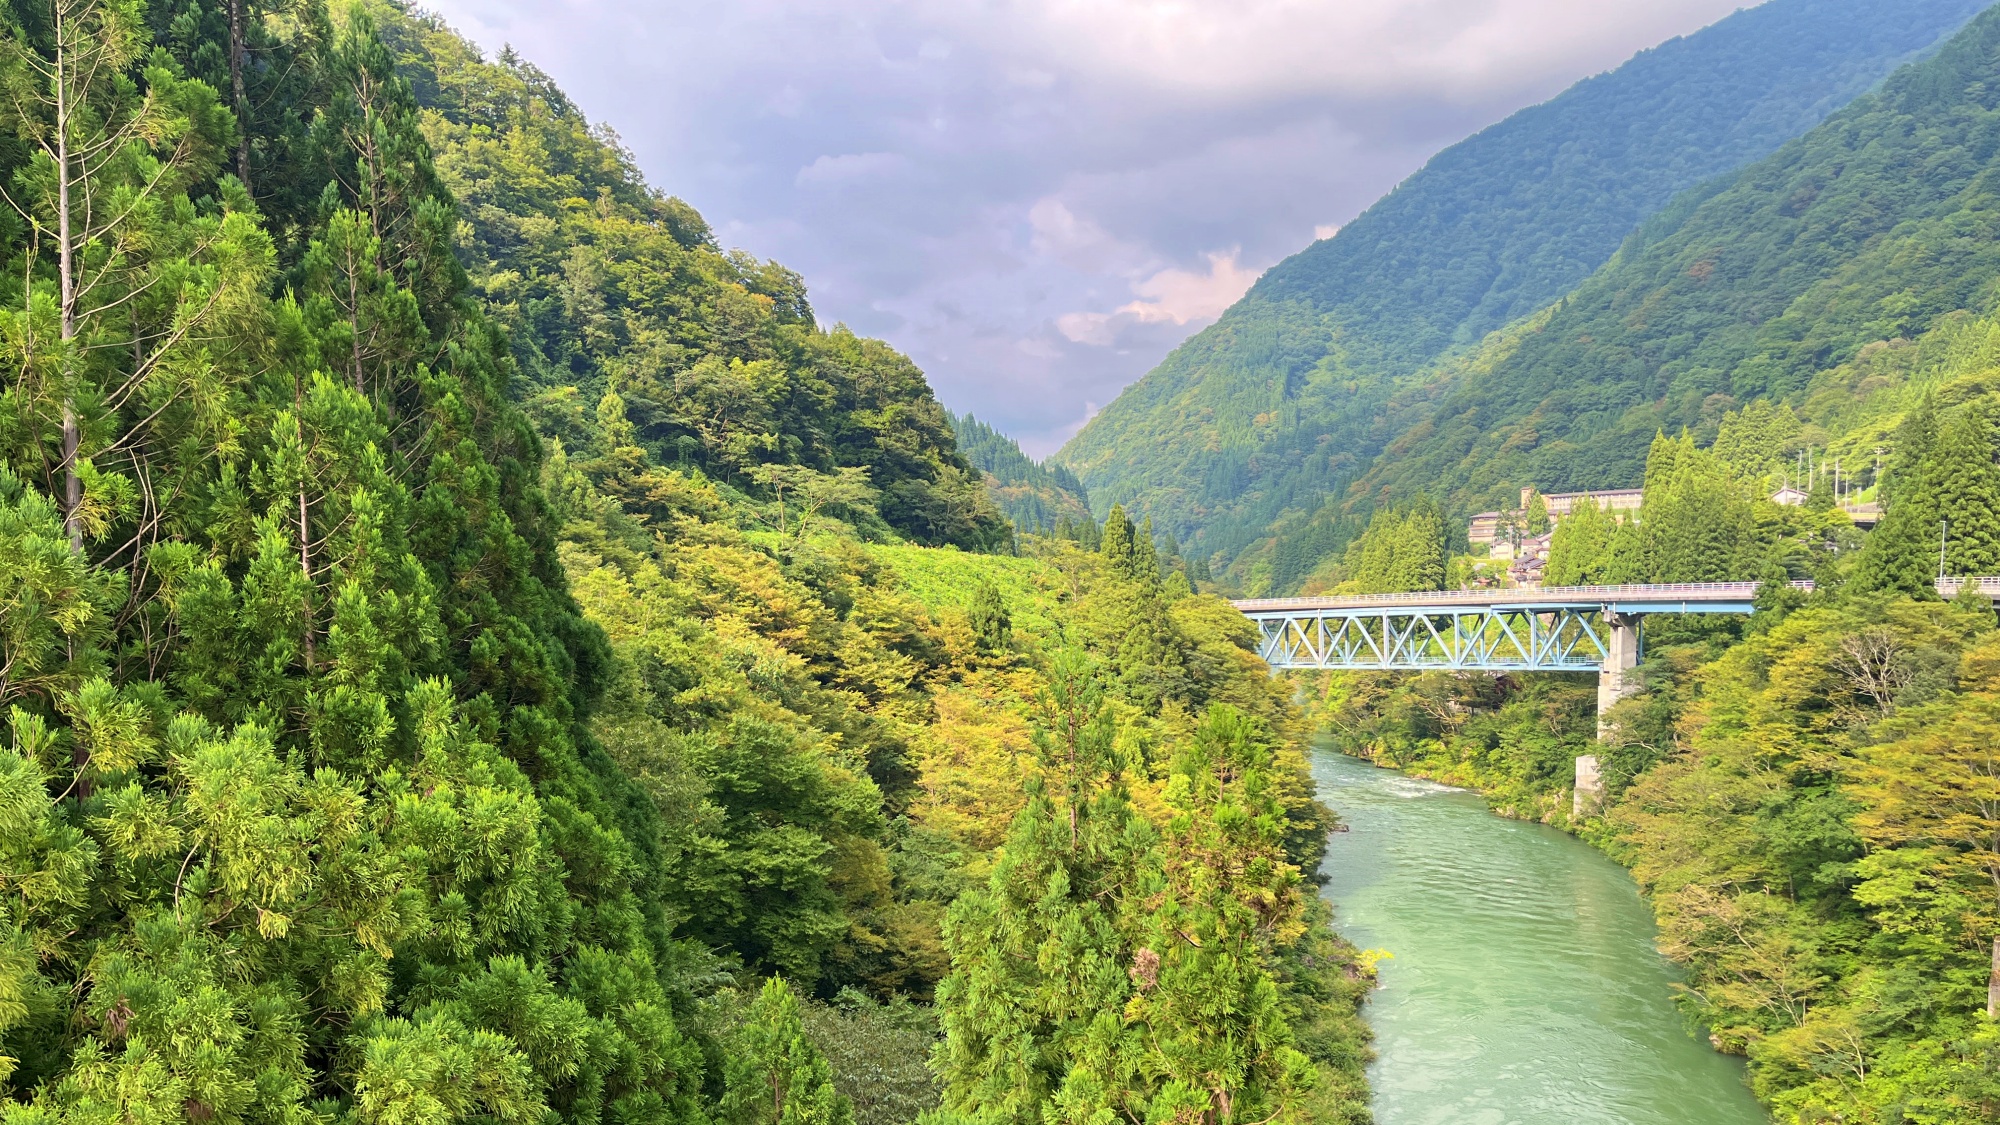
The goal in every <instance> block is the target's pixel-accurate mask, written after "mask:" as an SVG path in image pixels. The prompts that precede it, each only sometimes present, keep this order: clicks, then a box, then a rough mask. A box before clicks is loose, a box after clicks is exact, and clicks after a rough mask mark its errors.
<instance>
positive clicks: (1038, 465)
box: [951, 414, 1091, 535]
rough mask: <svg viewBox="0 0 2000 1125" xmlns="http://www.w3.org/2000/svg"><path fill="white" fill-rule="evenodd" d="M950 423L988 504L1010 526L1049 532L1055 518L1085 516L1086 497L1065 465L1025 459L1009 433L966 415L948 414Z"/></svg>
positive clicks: (1078, 519)
mask: <svg viewBox="0 0 2000 1125" xmlns="http://www.w3.org/2000/svg"><path fill="white" fill-rule="evenodd" d="M951 428H952V432H953V433H954V434H956V435H957V437H958V447H959V449H960V450H962V451H963V452H964V453H965V459H966V460H967V461H969V462H971V463H972V467H973V468H975V469H978V470H979V471H980V472H982V473H984V474H986V487H987V490H988V491H990V492H991V493H992V494H993V500H994V503H996V504H998V505H999V506H1000V510H1001V511H1002V512H1003V513H1005V514H1006V516H1007V518H1008V519H1009V520H1012V521H1013V523H1014V526H1015V527H1016V528H1018V529H1020V530H1021V531H1024V532H1032V533H1034V534H1037V535H1050V534H1053V533H1054V532H1055V530H1056V525H1057V523H1058V522H1060V521H1063V520H1069V521H1071V522H1072V523H1083V522H1088V521H1090V519H1091V515H1090V497H1089V495H1088V494H1086V493H1085V492H1084V489H1083V484H1082V483H1081V482H1080V481H1078V480H1077V479H1076V476H1075V475H1074V474H1072V473H1071V472H1070V471H1069V470H1068V469H1066V468H1064V467H1063V466H1061V465H1059V464H1057V463H1055V462H1053V461H1033V460H1030V459H1029V458H1028V455H1027V454H1025V453H1022V452H1021V447H1020V446H1019V445H1016V444H1015V443H1014V440H1013V439H1012V438H1009V437H1007V436H1006V435H1004V434H1002V433H1000V432H999V431H998V430H995V429H994V428H993V427H991V426H989V425H987V424H986V423H984V422H981V421H980V420H979V419H977V418H974V417H973V416H972V415H970V414H968V415H966V416H965V417H963V418H953V419H952V421H951Z"/></svg>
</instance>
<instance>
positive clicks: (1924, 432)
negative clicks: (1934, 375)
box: [1876, 392, 1938, 517]
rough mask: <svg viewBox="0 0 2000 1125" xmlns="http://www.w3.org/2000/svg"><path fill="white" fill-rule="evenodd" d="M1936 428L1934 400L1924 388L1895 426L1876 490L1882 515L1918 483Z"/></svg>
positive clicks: (1936, 416)
mask: <svg viewBox="0 0 2000 1125" xmlns="http://www.w3.org/2000/svg"><path fill="white" fill-rule="evenodd" d="M1937 432H1938V411H1937V400H1936V399H1934V398H1932V397H1931V395H1930V393H1929V392H1925V393H1924V396H1923V397H1922V398H1921V399H1919V400H1917V405H1916V407H1915V408H1914V409H1912V410H1911V411H1910V412H1909V413H1908V414H1906V415H1904V416H1903V421H1902V423H1901V424H1900V425H1898V426H1897V427H1896V436H1895V439H1894V441H1893V443H1892V446H1891V453H1892V456H1891V459H1890V461H1889V467H1888V471H1886V472H1884V473H1883V474H1882V480H1881V483H1880V484H1879V486H1878V487H1877V490H1876V492H1877V497H1878V499H1879V500H1880V501H1881V504H1882V511H1883V514H1884V516H1885V517H1886V516H1887V514H1888V513H1889V512H1891V511H1893V510H1894V509H1895V507H1896V502H1897V500H1898V499H1900V497H1901V495H1902V493H1903V492H1904V491H1905V490H1915V489H1916V488H1917V487H1918V485H1919V484H1920V483H1921V481H1922V478H1923V465H1924V462H1925V461H1926V460H1927V459H1929V457H1930V454H1931V445H1932V443H1933V442H1935V441H1936V440H1937Z"/></svg>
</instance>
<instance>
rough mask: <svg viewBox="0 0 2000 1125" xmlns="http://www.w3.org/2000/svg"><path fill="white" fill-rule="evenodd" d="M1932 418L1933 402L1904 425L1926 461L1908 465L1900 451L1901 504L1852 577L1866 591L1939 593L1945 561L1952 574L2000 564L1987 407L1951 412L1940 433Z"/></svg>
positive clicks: (1999, 517)
mask: <svg viewBox="0 0 2000 1125" xmlns="http://www.w3.org/2000/svg"><path fill="white" fill-rule="evenodd" d="M1931 417H1932V415H1931V411H1930V410H1929V404H1928V400H1926V404H1925V407H1924V408H1920V410H1919V412H1918V413H1917V415H1915V416H1913V418H1912V420H1911V421H1909V422H1906V423H1905V425H1904V430H1905V431H1906V432H1907V433H1908V434H1909V436H1910V437H1911V439H1912V440H1913V441H1915V442H1917V443H1918V444H1919V445H1921V446H1922V448H1923V450H1924V454H1923V459H1922V460H1921V461H1919V462H1917V463H1916V464H1914V465H1910V464H1906V463H1905V459H1904V455H1903V453H1902V451H1899V452H1898V455H1897V462H1896V466H1897V467H1896V474H1895V477H1894V478H1893V479H1895V480H1896V481H1897V482H1898V483H1897V485H1896V488H1895V501H1894V503H1892V504H1891V505H1890V506H1889V509H1888V510H1887V511H1886V512H1885V513H1884V514H1883V517H1882V522H1881V523H1880V524H1879V525H1878V526H1877V527H1876V528H1875V530H1874V531H1873V532H1871V533H1870V534H1869V536H1868V541H1867V542H1866V543H1865V544H1864V545H1863V547H1862V552H1861V558H1860V560H1859V562H1858V563H1857V564H1856V568H1855V574H1854V579H1853V581H1854V583H1855V588H1856V589H1857V590H1859V591H1863V592H1868V593H1888V592H1899V593H1905V594H1909V595H1911V596H1914V597H1917V598H1934V597H1936V596H1937V595H1936V594H1935V593H1934V592H1933V590H1934V580H1935V579H1936V577H1937V576H1938V569H1939V566H1940V561H1942V565H1943V568H1944V570H1945V571H1946V572H1947V573H1948V574H1951V575H1981V574H1986V573H1989V572H1991V571H1992V570H1993V569H1994V568H1995V567H2000V468H1996V467H1995V465H1994V434H1993V423H1992V421H1991V418H1990V416H1989V415H1988V414H1987V409H1986V406H1985V404H1984V403H1981V402H1973V403H1968V404H1967V405H1965V406H1962V407H1959V408H1958V409H1956V410H1953V411H1951V412H1950V413H1949V414H1947V415H1946V416H1945V417H1944V418H1943V420H1942V424H1941V426H1940V428H1938V429H1937V430H1936V432H1935V433H1931V432H1929V431H1930V427H1931V425H1932V422H1931V421H1930V420H1929V419H1930V418H1931ZM1940 551H1942V560H1940Z"/></svg>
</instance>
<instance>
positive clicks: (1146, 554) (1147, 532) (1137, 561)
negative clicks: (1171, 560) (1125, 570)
mask: <svg viewBox="0 0 2000 1125" xmlns="http://www.w3.org/2000/svg"><path fill="white" fill-rule="evenodd" d="M1132 577H1134V578H1136V579H1138V580H1139V581H1141V582H1157V581H1159V580H1160V552H1159V547H1158V546H1157V545H1156V544H1155V543H1154V542H1153V517H1151V516H1147V517H1146V518H1145V519H1144V520H1141V521H1140V523H1139V529H1138V530H1137V531H1136V532H1134V533H1133V535H1132Z"/></svg>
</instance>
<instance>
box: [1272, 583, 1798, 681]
mask: <svg viewBox="0 0 2000 1125" xmlns="http://www.w3.org/2000/svg"><path fill="white" fill-rule="evenodd" d="M1794 585H1795V586H1797V587H1799V588H1802V589H1805V590H1810V589H1812V584H1811V583H1810V582H1802V583H1794ZM1756 596H1757V584H1756V583H1755V582H1699V583H1682V584H1674V585H1655V586H1569V587H1556V588H1550V589H1537V590H1451V591H1441V592H1433V593H1418V594H1364V595H1356V596H1351V597H1330V598H1273V599H1265V600H1260V601H1240V602H1236V603H1234V604H1235V606H1236V608H1237V609H1238V610H1239V611H1241V612H1242V613H1243V615H1244V616H1246V617H1248V618H1250V620H1252V621H1254V622H1256V623H1257V628H1258V631H1259V632H1260V634H1261V635H1262V643H1261V645H1260V650H1261V651H1260V653H1259V655H1261V656H1262V657H1263V658H1264V660H1265V662H1266V663H1268V664H1270V666H1271V667H1272V668H1273V669H1275V670H1286V669H1308V668H1312V669H1323V668H1345V669H1356V670H1360V669H1380V670H1399V671H1412V672H1417V671H1491V672H1503V671H1504V672H1600V671H1603V670H1604V669H1605V665H1606V664H1607V663H1608V662H1610V661H1612V659H1613V657H1614V655H1623V654H1622V653H1614V650H1615V649H1617V648H1619V647H1622V646H1619V645H1618V643H1617V642H1618V639H1619V638H1618V637H1617V635H1616V634H1617V632H1618V630H1620V629H1621V628H1626V627H1632V626H1636V623H1637V618H1639V617H1641V616H1644V615H1646V614H1651V613H1749V612H1751V611H1752V610H1753V609H1754V608H1755V606H1754V605H1753V601H1754V599H1755V598H1756ZM1632 655H1633V656H1634V657H1636V656H1637V655H1638V650H1637V648H1636V647H1634V648H1633V650H1632Z"/></svg>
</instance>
